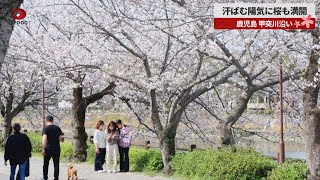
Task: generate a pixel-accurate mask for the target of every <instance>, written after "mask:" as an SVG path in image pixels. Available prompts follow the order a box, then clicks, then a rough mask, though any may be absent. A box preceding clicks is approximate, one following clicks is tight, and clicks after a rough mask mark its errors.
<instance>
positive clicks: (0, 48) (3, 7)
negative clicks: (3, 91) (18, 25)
mask: <svg viewBox="0 0 320 180" xmlns="http://www.w3.org/2000/svg"><path fill="white" fill-rule="evenodd" d="M22 2H23V0H2V1H1V3H0V71H1V67H2V63H3V62H4V58H5V56H6V54H7V49H8V47H9V41H10V37H11V34H12V31H13V28H14V23H13V22H15V20H14V19H13V18H12V16H11V11H12V10H13V9H14V8H18V7H20V6H21V4H22Z"/></svg>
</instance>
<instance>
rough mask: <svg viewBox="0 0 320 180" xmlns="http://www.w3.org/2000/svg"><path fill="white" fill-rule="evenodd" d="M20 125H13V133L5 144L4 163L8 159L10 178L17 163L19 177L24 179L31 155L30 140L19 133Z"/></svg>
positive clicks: (11, 178)
mask: <svg viewBox="0 0 320 180" xmlns="http://www.w3.org/2000/svg"><path fill="white" fill-rule="evenodd" d="M20 130H21V126H20V124H18V123H15V124H14V125H13V131H14V134H13V135H11V136H10V137H9V138H8V140H7V142H6V145H5V152H4V160H5V162H4V164H5V165H7V161H8V160H9V161H10V166H11V174H10V180H14V176H15V172H16V168H17V165H19V173H18V175H19V178H18V179H20V180H25V168H26V165H27V161H28V159H29V157H30V155H31V150H32V147H31V142H30V139H29V137H28V136H27V135H25V134H21V133H20Z"/></svg>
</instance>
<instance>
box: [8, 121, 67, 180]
mask: <svg viewBox="0 0 320 180" xmlns="http://www.w3.org/2000/svg"><path fill="white" fill-rule="evenodd" d="M46 123H47V125H46V127H45V128H44V129H43V131H42V155H43V178H42V179H43V180H48V169H49V162H50V159H51V158H52V159H53V164H54V180H59V163H60V142H61V141H62V139H63V136H62V131H61V129H60V128H59V127H58V126H56V125H54V121H53V117H52V116H47V117H46ZM20 131H21V126H20V124H18V123H15V124H14V125H13V134H12V135H10V136H9V137H8V139H7V140H6V142H5V153H4V164H5V165H7V161H8V160H9V161H10V166H11V173H10V180H14V179H15V174H16V168H17V166H19V171H18V173H17V176H16V180H25V177H28V176H29V169H30V162H29V158H30V157H31V151H32V145H31V142H30V139H29V137H28V136H27V135H26V134H22V133H21V132H20Z"/></svg>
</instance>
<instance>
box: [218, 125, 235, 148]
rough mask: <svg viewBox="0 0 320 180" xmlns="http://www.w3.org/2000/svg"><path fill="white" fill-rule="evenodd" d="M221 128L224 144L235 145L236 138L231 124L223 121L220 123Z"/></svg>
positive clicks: (222, 142)
mask: <svg viewBox="0 0 320 180" xmlns="http://www.w3.org/2000/svg"><path fill="white" fill-rule="evenodd" d="M219 128H220V138H221V144H222V145H234V144H236V142H235V139H234V137H233V132H232V127H231V124H228V123H226V122H223V123H222V124H220V125H219Z"/></svg>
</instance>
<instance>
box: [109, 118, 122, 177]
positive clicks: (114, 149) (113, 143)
mask: <svg viewBox="0 0 320 180" xmlns="http://www.w3.org/2000/svg"><path fill="white" fill-rule="evenodd" d="M118 140H119V132H118V130H117V124H116V123H115V122H114V121H111V122H110V123H109V125H108V129H107V133H106V142H107V172H108V173H110V172H112V173H116V172H117V166H118V162H117V155H118ZM111 159H112V160H113V170H112V171H111V168H110V162H111Z"/></svg>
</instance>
